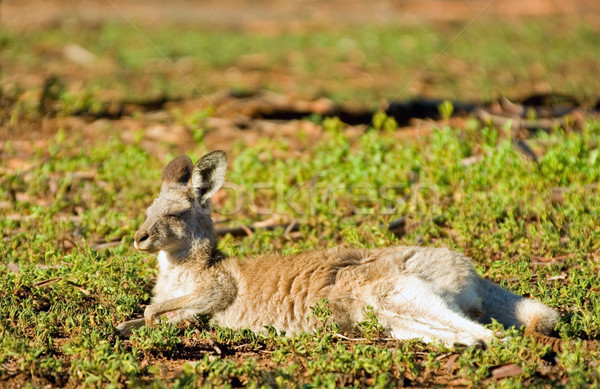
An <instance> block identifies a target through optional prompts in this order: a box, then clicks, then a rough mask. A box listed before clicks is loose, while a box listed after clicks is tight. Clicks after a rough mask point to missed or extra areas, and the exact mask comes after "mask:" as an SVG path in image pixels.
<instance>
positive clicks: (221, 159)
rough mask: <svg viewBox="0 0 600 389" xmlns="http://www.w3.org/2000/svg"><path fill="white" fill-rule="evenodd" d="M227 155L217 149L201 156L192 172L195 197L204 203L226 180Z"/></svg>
mask: <svg viewBox="0 0 600 389" xmlns="http://www.w3.org/2000/svg"><path fill="white" fill-rule="evenodd" d="M226 170H227V155H226V154H225V152H223V151H221V150H215V151H212V152H210V153H208V154H206V155H205V156H204V157H202V158H200V159H199V160H198V162H196V165H195V166H194V171H193V173H192V182H191V183H192V190H193V193H194V197H195V198H197V199H198V201H199V202H200V203H204V202H205V201H207V200H208V199H210V198H211V197H212V195H214V194H215V193H216V192H217V191H218V190H219V188H220V187H221V185H222V184H223V181H224V180H225V171H226Z"/></svg>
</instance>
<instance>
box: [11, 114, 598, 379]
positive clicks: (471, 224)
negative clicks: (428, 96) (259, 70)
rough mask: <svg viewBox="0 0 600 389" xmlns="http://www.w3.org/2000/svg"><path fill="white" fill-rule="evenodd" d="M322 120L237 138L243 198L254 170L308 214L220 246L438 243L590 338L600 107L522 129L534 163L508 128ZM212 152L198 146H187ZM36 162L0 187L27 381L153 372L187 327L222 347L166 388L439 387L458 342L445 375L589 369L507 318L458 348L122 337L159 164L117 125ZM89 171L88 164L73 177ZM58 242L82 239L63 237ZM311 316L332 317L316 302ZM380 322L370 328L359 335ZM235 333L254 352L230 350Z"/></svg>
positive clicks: (594, 328) (575, 353)
mask: <svg viewBox="0 0 600 389" xmlns="http://www.w3.org/2000/svg"><path fill="white" fill-rule="evenodd" d="M106 131H109V132H110V130H109V129H107V130H106ZM325 131H329V132H330V133H331V140H330V141H329V142H324V143H321V144H318V145H316V146H315V148H314V151H313V152H312V153H311V154H305V155H302V156H300V157H291V158H286V159H282V158H281V157H279V158H278V157H275V156H273V154H274V152H275V151H276V150H278V149H281V150H285V147H286V146H285V145H283V144H274V143H261V144H259V145H257V146H256V147H253V148H244V149H239V150H237V151H234V152H233V153H232V155H231V156H230V157H231V164H230V172H229V174H228V180H229V181H230V182H233V183H235V184H236V185H237V187H238V188H239V192H238V195H239V194H248V193H249V192H251V191H252V190H253V188H256V187H257V185H258V184H260V188H270V189H269V190H260V191H259V192H258V193H256V195H255V196H252V197H251V198H252V199H253V201H256V202H260V203H264V204H269V207H271V209H272V210H273V211H277V212H279V213H281V214H283V215H287V216H289V217H293V218H295V219H297V220H298V221H299V222H300V223H302V224H303V227H302V229H301V239H298V240H290V238H287V237H284V236H283V231H282V230H274V231H266V230H259V231H257V232H256V233H255V234H254V235H253V236H251V237H245V238H233V237H231V236H228V237H226V238H225V239H223V241H222V243H221V247H222V249H223V250H224V251H225V252H226V253H228V254H230V255H234V256H240V257H244V256H250V255H256V254H259V253H262V252H272V251H275V249H276V248H277V247H281V248H283V251H284V252H288V253H291V252H296V251H304V250H309V249H316V248H324V247H327V246H331V245H334V244H338V243H340V244H343V245H351V246H355V247H377V246H388V245H393V244H425V245H432V246H440V245H446V246H450V247H452V248H455V249H457V250H459V251H461V252H464V253H466V254H468V255H470V256H471V257H472V258H473V260H474V262H475V263H476V265H477V269H478V271H479V273H481V274H482V275H484V276H486V277H488V278H491V279H494V280H496V281H498V282H500V283H501V284H502V285H504V286H505V287H508V288H509V289H511V290H512V291H514V292H516V293H521V294H531V295H532V296H535V297H536V298H538V299H540V300H541V301H543V302H545V303H547V304H549V305H551V306H553V307H556V308H558V309H559V310H560V311H561V312H562V314H563V317H562V319H561V321H560V324H559V326H558V328H557V331H558V334H559V335H560V336H561V337H563V338H565V339H579V338H598V336H600V324H599V322H598V320H597V318H598V315H599V313H600V300H599V299H598V290H600V282H599V281H598V278H597V276H596V275H597V274H598V271H599V270H600V269H599V267H600V266H599V265H598V261H597V254H598V249H599V244H598V243H597V242H599V241H600V240H599V239H598V238H599V237H598V235H599V233H598V229H597V228H596V220H597V218H598V209H599V207H598V203H599V202H600V197H599V196H598V194H597V190H596V182H597V180H598V177H599V175H600V160H599V159H598V158H597V151H596V150H597V139H599V136H600V122H598V121H594V120H590V121H588V122H587V123H586V125H585V128H584V129H583V131H581V132H578V133H565V132H563V131H561V130H557V131H555V132H553V133H551V134H546V133H540V134H538V135H537V136H536V137H535V138H534V139H533V140H532V141H531V142H532V144H534V145H535V147H536V148H537V149H540V150H542V152H543V153H544V156H543V157H542V158H541V159H540V161H539V162H538V163H537V164H536V163H532V162H530V161H529V160H527V159H524V158H523V157H522V156H521V155H520V154H519V153H518V152H517V151H516V150H515V149H514V148H513V146H512V144H511V143H510V142H509V141H505V140H502V130H497V129H494V128H489V127H485V126H483V127H481V126H479V127H477V128H474V129H472V130H471V131H465V130H461V129H457V128H450V127H443V128H441V129H439V130H436V131H435V132H434V133H433V134H432V135H431V136H428V137H425V138H422V139H420V140H419V141H406V142H398V140H397V138H396V137H394V135H393V133H391V132H385V131H376V130H370V131H368V132H367V133H366V134H364V135H363V136H362V137H361V138H359V139H358V141H357V142H356V144H355V145H353V146H352V147H350V148H348V147H346V146H347V144H348V140H349V139H348V137H347V136H346V135H344V132H343V131H341V130H340V128H339V126H338V125H326V126H325ZM204 151H205V150H204V146H203V145H202V144H199V145H197V146H195V147H194V148H192V149H191V150H190V153H191V154H192V155H194V156H199V155H201V154H202V153H203V152H204ZM473 155H477V156H480V160H479V162H476V163H474V164H472V165H468V166H464V165H463V163H462V162H461V161H463V160H464V159H465V158H467V157H470V156H473ZM30 162H31V163H32V167H31V168H30V169H29V170H28V171H26V172H23V171H15V172H13V173H9V174H6V175H4V176H3V178H2V180H3V185H2V189H0V191H1V193H0V195H1V196H2V197H3V198H8V197H9V193H10V192H13V193H18V194H20V195H19V196H17V198H16V200H15V201H14V203H13V205H14V210H15V211H10V210H8V209H7V208H3V210H2V212H3V217H2V230H1V231H2V232H1V234H2V240H1V243H0V255H1V256H2V258H4V261H3V264H2V265H1V266H2V272H1V273H0V282H1V283H2V285H3V288H2V292H0V293H2V298H1V300H0V301H1V304H0V317H2V320H1V321H0V323H1V324H0V335H1V336H0V338H1V339H2V340H1V343H0V344H1V353H0V362H1V363H2V364H1V365H0V366H1V367H0V379H8V378H9V377H11V376H14V375H15V374H23V375H25V376H26V377H28V379H33V381H32V382H34V383H36V382H37V383H41V382H50V383H53V384H57V385H63V384H66V383H68V384H72V385H80V384H85V385H90V386H105V385H109V384H110V385H117V386H119V385H137V384H143V385H151V383H153V384H152V385H158V386H163V385H165V384H166V382H167V381H164V371H163V370H161V368H160V367H159V366H158V365H160V363H161V362H156V363H157V364H158V365H154V363H153V361H155V360H159V359H160V358H163V357H164V358H166V360H167V361H168V360H175V361H176V360H177V358H178V355H180V353H184V354H185V353H186V352H192V351H193V350H194V348H193V346H191V345H190V342H192V341H195V342H196V343H197V345H198V344H200V345H204V346H203V347H208V346H206V345H207V344H211V343H210V342H213V343H214V342H216V344H217V347H218V348H222V349H220V351H221V352H215V351H214V350H212V349H209V350H203V349H200V350H201V351H202V352H198V353H197V354H194V355H193V356H190V357H189V358H190V359H197V362H190V363H185V364H184V365H183V368H182V370H180V371H177V372H171V374H172V376H173V377H172V378H173V379H175V381H169V382H172V383H173V384H174V385H175V386H179V385H180V386H184V387H185V386H190V385H191V386H193V385H195V384H196V383H204V384H207V385H214V386H222V385H234V386H236V385H237V384H251V385H252V386H260V385H263V384H266V385H280V386H281V385H283V386H287V385H290V384H294V383H304V384H306V385H308V386H316V387H321V386H331V387H333V386H339V385H350V386H353V385H358V386H362V385H371V386H378V387H386V386H388V385H398V384H402V383H410V382H412V383H413V384H419V383H420V384H434V383H435V382H436V379H438V378H440V376H446V377H447V376H448V374H440V371H443V370H444V369H445V364H446V363H447V361H448V360H449V358H450V357H451V356H452V355H457V357H455V360H454V361H453V365H452V366H454V367H451V369H450V372H451V374H449V375H450V377H451V378H452V379H458V380H459V381H457V382H461V381H460V380H466V381H465V382H467V381H469V382H474V383H478V382H479V383H487V384H494V379H491V378H490V371H491V370H492V369H493V368H494V367H495V366H498V365H503V364H506V363H513V364H517V365H518V366H520V367H521V368H522V374H520V375H518V376H517V377H509V378H507V379H505V380H503V381H502V382H503V385H512V384H517V383H519V382H527V383H530V384H536V385H537V384H545V385H546V384H559V383H560V382H563V381H561V380H569V383H570V384H573V385H575V386H577V385H578V384H581V385H584V384H589V383H592V382H596V383H598V379H599V377H598V374H597V366H598V365H597V364H598V361H599V359H598V358H599V357H598V354H597V353H595V352H590V351H588V350H586V348H585V347H576V346H573V347H572V348H570V349H569V350H567V351H565V352H563V353H561V354H559V355H558V356H557V357H556V358H557V361H556V362H552V363H551V362H547V361H546V359H544V358H546V357H545V355H546V354H547V349H545V348H544V347H542V346H537V345H535V344H534V343H533V341H532V340H531V339H528V338H523V336H522V335H521V334H520V333H519V332H518V331H517V330H512V332H511V335H512V337H511V338H510V339H509V340H508V341H506V342H503V343H498V344H496V345H494V346H493V347H490V348H488V349H486V350H480V349H473V348H468V349H465V348H459V349H458V351H450V350H447V349H444V348H443V347H441V346H423V345H421V344H420V343H418V342H416V341H415V342H381V341H377V337H367V339H370V340H365V341H358V342H348V341H344V340H342V339H339V338H337V337H335V336H334V335H333V332H334V330H332V329H331V327H328V326H327V325H325V326H324V327H323V328H322V329H321V330H319V331H318V332H317V335H307V334H302V335H299V336H297V337H293V338H282V337H280V336H278V335H276V334H271V335H268V336H265V335H256V334H253V333H250V332H248V331H232V330H228V329H220V328H212V329H211V328H206V327H202V326H200V327H194V326H192V327H191V328H183V327H182V328H176V327H173V326H170V325H168V324H163V325H161V326H159V327H158V328H156V329H143V330H141V331H140V332H139V333H137V334H135V335H134V336H133V337H132V338H131V339H130V340H125V341H124V340H121V339H119V338H118V337H117V336H116V334H115V331H114V329H113V326H114V325H115V324H117V323H119V322H121V321H122V320H125V319H127V318H129V317H131V316H135V315H140V314H141V306H142V305H143V304H145V303H148V301H149V298H150V290H149V285H150V284H151V283H152V279H153V277H154V276H155V270H154V268H155V267H154V260H153V259H151V258H147V257H146V256H144V255H141V254H139V253H136V252H135V251H134V250H133V248H132V237H133V233H134V231H135V229H136V226H138V225H139V224H140V223H141V222H142V218H143V216H142V215H143V212H142V210H143V209H144V207H145V206H147V205H148V204H149V202H150V201H151V199H152V197H153V196H154V195H155V194H156V191H157V189H158V188H157V187H158V184H159V176H160V169H161V168H162V166H163V165H164V162H165V161H164V160H157V159H156V158H155V157H152V156H151V155H150V154H148V153H147V152H146V151H144V150H143V149H142V148H141V147H140V146H139V145H137V144H127V143H124V142H123V141H121V140H120V139H119V137H118V136H116V135H112V138H111V140H110V141H109V142H108V143H105V142H101V143H93V142H92V143H91V144H89V143H86V142H84V139H83V138H82V137H79V138H78V137H71V138H68V137H65V136H64V135H62V134H59V135H58V136H57V137H56V138H55V140H54V141H53V142H52V144H51V147H50V148H49V152H45V151H42V150H40V151H39V152H38V155H37V156H35V157H34V158H33V159H32V160H31V161H30ZM140 166H144V167H145V168H144V169H140ZM82 170H85V171H94V172H96V175H95V176H94V177H93V179H91V180H87V181H82V180H76V179H75V178H74V177H77V172H80V171H82ZM274 173H275V174H274ZM311 177H318V179H317V180H316V181H315V183H314V185H313V187H311V188H310V190H307V189H308V188H306V187H305V186H301V187H300V190H297V191H296V192H295V195H294V196H293V204H288V203H287V202H283V203H282V202H278V198H281V193H279V191H283V193H286V192H287V191H290V190H294V189H295V188H297V186H298V183H305V182H308V181H309V180H310V178H311ZM390 183H391V184H390ZM590 184H593V186H592V187H590V186H589V185H590ZM332 188H334V189H336V190H332ZM340 188H341V189H340ZM357 188H360V190H357ZM553 188H562V189H561V191H562V192H561V193H563V195H562V198H560V199H556V198H553V197H552V193H553ZM556 190H557V189H554V192H556ZM227 193H229V192H227ZM284 197H285V196H284ZM234 200H236V199H235V198H234V196H232V195H229V194H228V195H226V196H225V198H224V200H222V201H221V204H220V206H221V207H223V208H227V207H233V206H234V205H233V204H230V202H233V201H234ZM236 201H237V200H236ZM244 201H249V200H248V198H245V200H244ZM40 203H44V205H40ZM294 209H302V210H311V211H310V212H301V213H297V212H295V211H294ZM349 210H354V212H349ZM267 216H268V215H266V216H265V215H256V214H252V213H251V212H249V211H248V210H247V209H246V210H245V211H244V212H242V213H241V214H240V215H239V216H238V215H234V216H233V217H234V218H235V219H236V220H237V221H238V222H246V221H249V220H256V219H259V218H261V217H262V218H264V217H267ZM398 216H406V217H408V218H409V220H410V221H412V222H414V223H413V228H412V229H410V230H409V232H408V234H407V235H405V236H404V237H402V238H401V239H397V238H396V237H395V236H394V235H393V234H391V233H389V232H387V231H386V229H385V228H384V227H382V226H385V225H386V224H387V223H388V222H389V221H390V220H391V219H393V218H396V217H398ZM99 238H104V239H108V240H111V239H116V240H117V241H118V243H117V244H116V246H115V247H112V248H109V249H94V248H93V247H92V246H93V244H92V242H94V241H95V240H97V239H99ZM65 239H67V240H72V241H76V242H78V243H77V246H76V247H69V248H64V247H65V246H64V242H65ZM61 247H62V248H61ZM535 257H544V258H559V260H556V261H551V262H549V264H548V266H542V265H535V264H534V263H536V262H535V261H534V260H533V259H534V258H535ZM48 280H50V281H49V282H48ZM44 281H46V283H45V282H44ZM53 281H54V282H53ZM317 314H319V315H322V316H324V317H325V319H324V322H326V316H327V312H326V310H325V311H323V310H321V311H318V312H317ZM367 316H368V315H367ZM373 326H374V325H373V324H371V325H369V324H364V325H363V326H362V327H363V328H365V332H366V333H369V332H370V331H372V330H373ZM375 328H376V326H375ZM209 340H210V342H209ZM238 347H241V348H244V347H246V348H247V350H248V351H247V352H246V353H245V354H242V355H240V354H239V353H238V352H237V351H235V350H236V348H238ZM223 349H224V350H225V351H222V350H223ZM186 350H187V351H186ZM190 350H192V351H190ZM159 357H160V358H159ZM583 360H585V362H586V363H585V364H584V363H582V361H583ZM144 361H145V362H144ZM148 361H150V363H149V362H148ZM163 362H164V361H163ZM436 377H437V378H436ZM36 380H37V381H36Z"/></svg>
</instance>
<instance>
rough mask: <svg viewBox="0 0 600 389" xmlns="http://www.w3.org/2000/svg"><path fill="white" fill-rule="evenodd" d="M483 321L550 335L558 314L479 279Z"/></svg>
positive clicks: (536, 302)
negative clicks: (494, 320)
mask: <svg viewBox="0 0 600 389" xmlns="http://www.w3.org/2000/svg"><path fill="white" fill-rule="evenodd" d="M479 295H480V296H481V299H482V302H483V320H484V322H486V323H488V322H491V321H492V319H496V320H497V321H498V322H500V323H501V324H502V325H504V326H505V327H511V326H515V327H521V326H526V327H528V328H531V329H532V330H535V332H538V333H541V334H548V333H550V332H551V331H552V330H553V329H554V327H555V326H556V323H557V322H558V317H559V315H558V312H556V311H555V310H553V309H552V308H550V307H547V306H546V305H544V304H542V303H540V302H539V301H536V300H532V299H528V298H525V297H522V296H518V295H516V294H514V293H511V292H509V291H508V290H506V289H503V288H501V287H500V286H498V285H496V284H495V283H493V282H491V281H488V280H485V279H483V278H482V279H480V282H479Z"/></svg>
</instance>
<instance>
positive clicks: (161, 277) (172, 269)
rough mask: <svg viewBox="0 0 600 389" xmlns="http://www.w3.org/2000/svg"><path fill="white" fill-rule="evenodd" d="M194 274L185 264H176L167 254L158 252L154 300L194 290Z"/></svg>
mask: <svg viewBox="0 0 600 389" xmlns="http://www.w3.org/2000/svg"><path fill="white" fill-rule="evenodd" d="M193 278H194V274H193V272H190V271H189V269H187V268H186V267H185V266H181V265H177V264H176V262H174V261H172V260H171V259H170V258H169V254H168V253H166V252H164V251H160V252H159V253H158V280H157V282H156V288H155V290H154V291H155V301H164V300H168V299H172V298H175V297H181V296H185V295H188V294H191V293H193V292H194V286H195V285H196V283H195V282H194V280H193Z"/></svg>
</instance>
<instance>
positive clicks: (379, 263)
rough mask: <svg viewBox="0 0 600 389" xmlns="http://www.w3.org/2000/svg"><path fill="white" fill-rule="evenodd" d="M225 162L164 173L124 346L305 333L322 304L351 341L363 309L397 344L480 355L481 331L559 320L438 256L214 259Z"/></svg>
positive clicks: (144, 235) (144, 233)
mask: <svg viewBox="0 0 600 389" xmlns="http://www.w3.org/2000/svg"><path fill="white" fill-rule="evenodd" d="M226 168H227V158H226V155H225V153H224V152H222V151H213V152H211V153H209V154H206V155H205V156H204V157H202V158H200V160H198V162H196V164H195V165H194V164H193V163H192V160H191V159H190V158H189V157H188V156H186V155H181V156H179V157H177V158H175V159H174V160H173V161H171V162H170V163H169V164H168V165H167V166H166V167H165V169H164V171H163V173H162V186H161V190H160V194H159V196H158V198H156V199H155V200H154V202H153V203H152V205H151V206H150V207H149V208H148V210H147V212H146V220H145V222H144V223H143V224H142V226H141V227H140V229H139V230H138V231H137V232H136V233H135V244H134V245H135V248H136V249H137V250H139V251H142V252H145V253H158V266H159V275H158V279H157V283H156V287H155V288H154V291H153V292H154V298H153V300H152V303H151V304H150V305H149V306H148V307H147V308H146V310H145V312H144V318H143V319H137V320H131V321H127V322H124V323H122V324H120V325H119V326H118V327H117V329H118V330H119V331H120V332H121V333H122V334H128V333H130V331H131V329H132V328H139V327H141V326H142V325H144V324H145V325H147V326H150V325H152V324H153V323H154V322H155V321H156V320H157V319H158V318H159V317H160V316H163V315H164V316H167V318H168V320H169V321H171V322H177V321H180V320H185V319H193V318H194V316H195V315H197V314H210V315H212V319H211V323H213V324H216V325H219V326H225V327H231V328H249V329H251V330H254V331H264V329H265V326H268V325H271V326H273V327H275V328H276V329H277V330H279V331H281V330H285V331H286V334H294V333H297V332H299V331H303V330H304V331H311V330H312V329H314V322H313V321H312V320H311V319H310V318H309V316H310V313H311V307H313V306H314V305H315V304H316V303H317V302H319V301H320V300H322V299H323V298H327V299H328V301H329V308H330V310H331V311H332V317H331V319H332V320H333V321H335V322H337V323H338V324H339V326H340V330H341V331H348V332H352V331H353V330H354V329H356V327H357V322H358V321H360V320H362V319H363V317H364V310H365V308H366V307H367V306H371V307H372V308H373V312H374V313H375V315H376V316H377V318H378V320H379V322H380V323H381V325H382V326H383V328H384V329H385V331H386V332H387V333H388V334H389V336H391V337H393V338H396V339H414V338H419V339H421V340H422V341H424V342H440V343H442V344H444V345H447V346H452V345H454V344H464V345H477V344H487V343H489V342H490V341H491V340H492V339H493V337H494V333H493V332H492V331H491V330H489V329H487V328H485V327H484V324H486V323H490V322H491V320H492V319H496V320H497V321H498V322H500V323H501V324H503V325H504V326H507V327H508V326H518V327H520V326H523V325H525V326H529V327H530V329H531V330H532V331H535V332H538V333H543V334H547V333H549V332H550V331H551V330H552V329H553V328H554V326H555V324H556V322H557V320H558V313H557V312H556V311H554V310H553V309H551V308H549V307H547V306H545V305H544V304H542V303H540V302H538V301H535V300H532V299H527V298H523V297H521V296H518V295H516V294H513V293H511V292H509V291H507V290H505V289H503V288H501V287H500V286H498V285H496V284H494V283H493V282H490V281H488V280H485V279H483V278H481V277H479V276H478V275H477V274H476V273H475V271H474V269H473V267H472V265H471V263H470V260H469V259H468V258H467V257H465V256H463V255H461V254H459V253H457V252H454V251H451V250H449V249H446V248H424V247H407V246H397V247H387V248H378V249H373V250H367V249H350V248H333V249H328V250H322V251H313V252H306V253H301V254H297V255H289V256H283V255H262V256H257V257H255V258H248V259H244V260H240V259H235V258H227V257H225V256H224V255H223V254H222V253H221V252H220V251H219V250H218V249H217V238H216V236H215V231H214V226H213V222H212V220H211V217H210V198H211V196H212V195H213V194H214V193H215V192H216V191H217V190H218V189H219V188H220V186H221V184H222V183H223V181H224V179H225V171H226Z"/></svg>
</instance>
